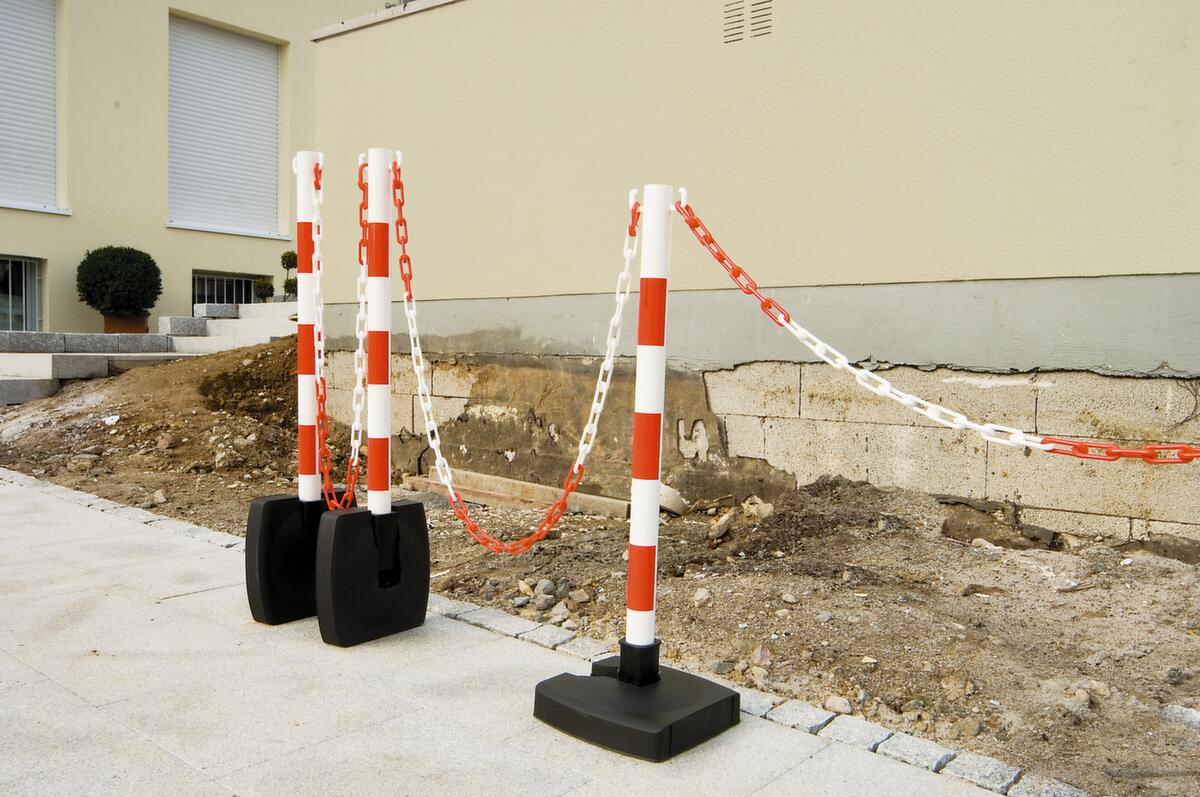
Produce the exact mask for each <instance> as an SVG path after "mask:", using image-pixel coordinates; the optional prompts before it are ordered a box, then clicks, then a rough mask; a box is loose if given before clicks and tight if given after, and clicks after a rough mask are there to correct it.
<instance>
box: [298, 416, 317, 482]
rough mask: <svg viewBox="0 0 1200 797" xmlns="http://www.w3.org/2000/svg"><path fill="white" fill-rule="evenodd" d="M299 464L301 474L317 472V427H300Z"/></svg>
mask: <svg viewBox="0 0 1200 797" xmlns="http://www.w3.org/2000/svg"><path fill="white" fill-rule="evenodd" d="M299 438H300V466H299V471H300V475H301V476H311V475H313V474H314V473H316V472H317V427H315V426H301V427H300V434H299Z"/></svg>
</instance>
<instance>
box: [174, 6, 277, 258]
mask: <svg viewBox="0 0 1200 797" xmlns="http://www.w3.org/2000/svg"><path fill="white" fill-rule="evenodd" d="M170 25H171V37H170V47H171V56H170V86H169V92H170V100H169V103H170V105H169V125H168V127H169V163H168V178H167V183H168V191H167V202H168V215H169V218H168V223H169V224H171V225H172V226H177V227H192V228H199V229H205V230H216V231H219V232H238V233H247V234H252V235H276V234H277V233H278V232H279V229H278V228H279V214H278V204H279V48H278V47H277V46H276V45H274V44H270V43H268V42H264V41H259V40H258V39H252V38H250V37H249V36H242V35H239V34H237V33H230V32H229V31H225V30H221V29H219V28H214V27H211V26H209V25H204V24H201V23H199V22H194V21H192V20H190V19H183V18H180V17H171V23H170Z"/></svg>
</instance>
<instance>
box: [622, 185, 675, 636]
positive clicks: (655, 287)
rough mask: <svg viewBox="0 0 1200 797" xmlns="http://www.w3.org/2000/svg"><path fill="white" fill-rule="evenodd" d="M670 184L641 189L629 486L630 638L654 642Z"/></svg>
mask: <svg viewBox="0 0 1200 797" xmlns="http://www.w3.org/2000/svg"><path fill="white" fill-rule="evenodd" d="M673 198H674V191H673V190H672V189H671V186H669V185H648V186H646V187H645V189H644V192H643V194H642V230H641V235H642V242H641V243H642V259H641V266H640V271H641V273H640V276H639V279H640V283H639V286H640V287H639V293H638V335H637V343H638V346H637V371H636V375H635V378H634V396H633V405H634V416H633V426H634V435H633V457H632V459H633V478H632V481H631V483H630V489H629V577H628V579H626V597H625V607H626V611H625V641H626V642H627V643H628V644H630V645H639V646H646V645H653V644H654V641H655V639H654V607H655V588H656V583H655V582H656V577H655V573H656V570H657V567H658V506H659V482H660V476H661V466H662V431H663V430H662V426H663V398H664V390H665V382H666V363H667V355H666V316H667V305H666V296H667V294H666V281H667V273H668V269H669V265H670V258H671V218H670V217H671V200H672V199H673Z"/></svg>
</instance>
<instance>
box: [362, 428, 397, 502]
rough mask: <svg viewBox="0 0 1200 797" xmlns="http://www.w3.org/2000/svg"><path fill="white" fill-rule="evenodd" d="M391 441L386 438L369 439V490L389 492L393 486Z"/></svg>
mask: <svg viewBox="0 0 1200 797" xmlns="http://www.w3.org/2000/svg"><path fill="white" fill-rule="evenodd" d="M391 442H392V441H391V440H389V439H388V438H386V437H368V438H367V489H368V490H388V489H390V488H391V485H390V484H388V482H389V481H390V478H389V477H390V476H391V474H390V473H389V471H390V470H391V462H390V461H389V454H390V453H391V451H390V449H391V446H390V444H391Z"/></svg>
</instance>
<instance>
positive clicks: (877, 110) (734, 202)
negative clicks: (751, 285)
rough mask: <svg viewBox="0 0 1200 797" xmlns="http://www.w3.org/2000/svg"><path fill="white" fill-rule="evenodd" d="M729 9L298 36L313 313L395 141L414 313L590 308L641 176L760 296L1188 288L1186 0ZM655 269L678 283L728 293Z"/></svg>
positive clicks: (530, 11) (345, 259)
mask: <svg viewBox="0 0 1200 797" xmlns="http://www.w3.org/2000/svg"><path fill="white" fill-rule="evenodd" d="M414 5H420V4H419V3H417V4H414ZM724 5H725V3H724V0H703V1H701V0H653V2H650V1H648V0H610V1H609V2H595V0H503V2H501V0H463V2H458V3H452V4H449V5H443V6H440V7H436V8H432V9H430V10H427V11H420V12H418V13H412V12H411V11H410V12H409V13H407V14H405V15H403V16H399V17H398V18H395V19H392V20H390V21H386V22H383V23H380V24H375V25H372V26H369V27H362V28H360V29H357V30H351V31H350V32H347V33H343V34H340V35H334V36H331V37H328V38H323V39H321V40H319V41H318V44H317V141H318V146H319V147H320V148H321V149H323V150H324V151H325V153H326V159H327V169H326V171H327V174H328V176H329V179H328V181H327V192H326V204H325V218H326V221H327V228H326V232H327V234H326V241H325V247H324V248H325V252H326V255H327V263H328V264H329V268H330V270H331V272H330V273H331V275H333V276H334V278H332V279H328V280H327V281H326V282H327V287H326V295H327V297H329V298H330V299H331V300H337V301H346V300H349V299H351V298H352V294H353V285H354V279H353V273H354V262H353V261H354V246H355V240H356V238H357V229H356V213H357V210H356V203H357V197H356V193H357V191H356V189H355V188H354V185H353V173H354V163H355V158H356V156H357V154H358V153H359V152H361V151H364V150H365V149H366V148H367V147H370V146H393V147H398V148H402V149H403V150H404V154H405V170H404V171H405V175H406V182H407V185H408V200H409V203H410V206H409V220H410V224H411V230H412V236H413V244H412V253H413V256H414V260H415V263H416V273H417V287H418V289H419V295H420V296H423V297H427V298H434V297H438V298H444V297H502V296H518V295H521V296H524V295H545V294H559V293H585V292H594V291H607V290H610V289H611V287H612V284H613V278H614V271H615V270H616V269H617V268H618V266H619V264H620V234H621V233H620V231H621V228H622V226H623V224H624V223H625V221H626V211H625V197H626V193H627V191H628V189H629V188H630V187H633V186H638V185H641V184H643V183H647V182H665V183H672V184H675V185H685V186H687V187H688V188H689V189H690V191H691V198H692V202H693V205H694V206H695V207H696V208H697V210H698V211H700V213H701V215H702V216H703V217H704V218H705V219H706V220H707V221H708V222H709V223H710V225H711V226H712V228H713V229H714V231H715V232H717V233H718V237H719V240H720V241H721V242H722V243H723V244H724V245H725V247H726V248H727V249H728V250H729V251H730V252H731V253H732V254H733V256H734V257H735V258H736V259H737V260H738V261H739V262H741V263H742V265H744V266H745V267H747V268H748V269H750V270H751V272H752V273H753V274H754V275H755V276H756V277H757V278H758V279H759V281H760V282H761V283H762V284H765V285H825V284H846V283H888V282H910V281H943V280H967V279H996V278H1033V277H1049V276H1064V277H1073V276H1094V275H1109V274H1142V273H1179V272H1189V271H1196V270H1198V268H1197V266H1198V263H1200V256H1198V255H1200V224H1198V223H1197V219H1200V47H1197V46H1195V42H1196V41H1198V40H1200V14H1197V13H1196V5H1195V3H1194V2H1193V0H1147V2H1140V3H1129V2H1125V0H1046V1H1045V2H1036V3H1034V2H1015V3H994V2H983V1H982V0H917V1H916V2H903V3H899V2H893V0H854V2H816V1H815V0H804V1H801V0H789V1H787V2H785V1H783V0H778V1H777V2H775V3H774V29H773V32H772V33H771V34H770V35H766V36H762V37H759V38H755V39H751V40H747V41H742V42H739V43H736V44H723V43H722V33H721V30H722V13H723V7H724ZM674 250H675V255H674V259H673V264H672V279H673V287H675V288H679V289H703V288H717V287H725V286H727V285H728V282H727V281H726V278H725V276H724V274H723V272H721V271H720V270H719V269H718V268H717V267H716V266H715V265H714V264H713V263H711V262H710V261H707V260H706V258H705V256H704V255H703V253H702V252H701V251H700V250H699V249H698V247H697V246H696V244H695V243H694V242H693V241H692V240H691V238H690V236H688V235H687V233H686V231H685V229H684V228H683V227H682V225H680V226H678V227H676V228H675V245H674ZM397 282H398V281H397ZM397 295H398V294H397ZM870 313H871V308H863V322H864V323H870V321H869V317H870Z"/></svg>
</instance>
